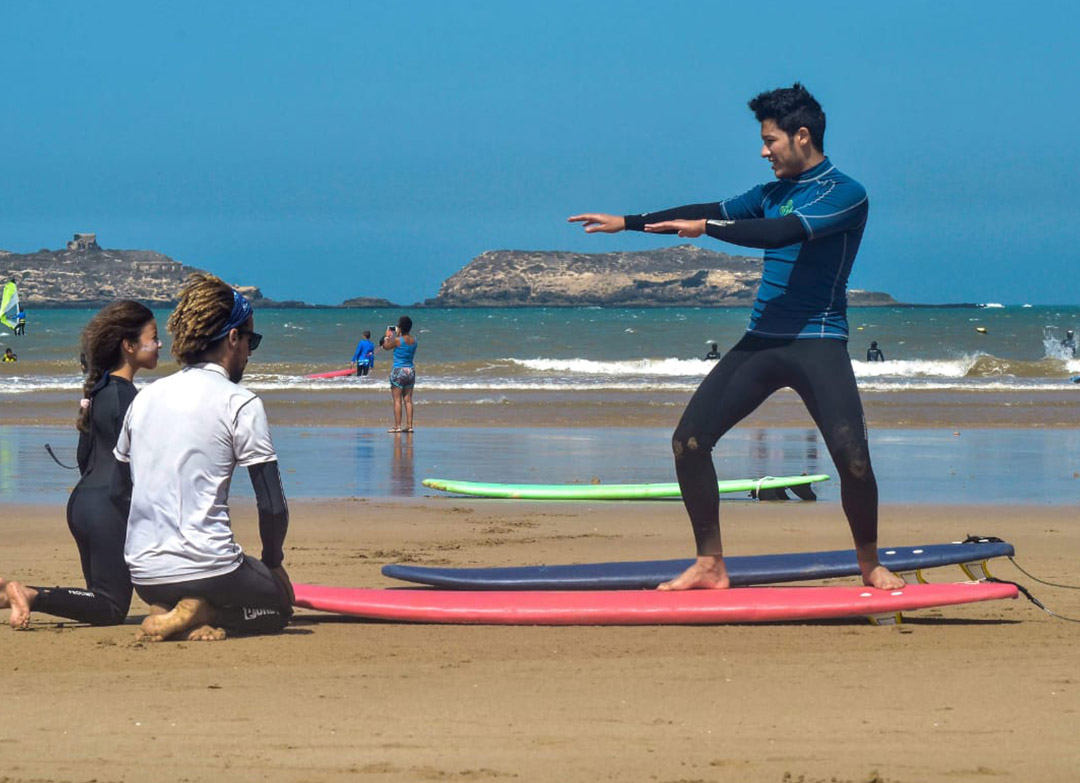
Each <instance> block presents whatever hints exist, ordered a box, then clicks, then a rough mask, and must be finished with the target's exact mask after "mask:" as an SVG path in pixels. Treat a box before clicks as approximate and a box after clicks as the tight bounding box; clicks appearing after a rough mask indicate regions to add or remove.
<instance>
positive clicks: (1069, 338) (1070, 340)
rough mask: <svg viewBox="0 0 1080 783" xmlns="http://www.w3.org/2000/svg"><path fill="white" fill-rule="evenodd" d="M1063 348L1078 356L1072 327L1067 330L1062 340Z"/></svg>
mask: <svg viewBox="0 0 1080 783" xmlns="http://www.w3.org/2000/svg"><path fill="white" fill-rule="evenodd" d="M1061 350H1062V351H1065V352H1066V353H1067V354H1069V356H1071V357H1073V358H1074V359H1075V358H1076V337H1074V336H1073V330H1072V329H1069V330H1068V331H1066V332H1065V337H1064V338H1063V339H1062V341H1061Z"/></svg>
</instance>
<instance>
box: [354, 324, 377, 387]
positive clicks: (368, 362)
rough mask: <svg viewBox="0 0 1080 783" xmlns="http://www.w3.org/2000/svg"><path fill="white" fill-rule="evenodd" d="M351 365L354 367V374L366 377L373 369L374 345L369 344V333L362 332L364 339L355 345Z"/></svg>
mask: <svg viewBox="0 0 1080 783" xmlns="http://www.w3.org/2000/svg"><path fill="white" fill-rule="evenodd" d="M352 363H353V364H355V365H356V374H357V375H360V376H364V375H367V374H368V373H369V372H371V370H372V368H374V367H375V343H373V342H371V332H369V331H366V330H365V331H364V337H363V339H362V340H360V342H358V343H357V344H356V352H355V353H354V354H353V357H352Z"/></svg>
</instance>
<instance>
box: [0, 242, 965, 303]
mask: <svg viewBox="0 0 1080 783" xmlns="http://www.w3.org/2000/svg"><path fill="white" fill-rule="evenodd" d="M202 271H205V270H202V269H200V268H198V267H195V266H191V265H188V264H184V263H181V262H179V261H175V260H173V259H172V258H170V257H169V256H167V255H164V254H163V253H158V252H156V251H153V250H109V249H105V248H102V247H101V246H100V245H99V244H98V241H97V236H96V235H95V234H75V235H74V237H73V239H72V240H71V241H69V242H68V243H67V245H66V247H65V248H63V249H62V250H49V249H45V248H43V249H41V250H39V251H37V252H36V253H10V252H7V251H4V250H0V280H8V279H14V280H16V282H17V283H18V284H19V290H20V294H21V296H22V301H23V302H24V303H25V305H27V306H29V307H98V306H101V305H103V304H105V303H107V302H111V301H113V300H115V299H136V300H138V301H142V302H145V303H147V304H149V305H152V306H159V307H168V306H172V305H174V304H175V303H176V297H177V295H178V294H179V291H180V286H181V284H182V283H183V281H184V279H185V278H186V277H187V276H188V275H189V274H191V273H192V272H202ZM760 279H761V260H760V259H759V258H753V257H749V256H734V255H728V254H727V253H718V252H714V251H711V250H705V249H702V248H700V247H697V246H695V245H680V246H678V247H667V248H660V249H656V250H638V251H627V252H616V253H571V252H566V251H558V250H546V251H530V250H490V251H487V252H484V253H481V254H480V255H479V256H477V257H476V258H474V259H473V260H472V261H470V262H469V263H468V264H466V265H465V266H464V267H463V268H462V269H461V270H460V271H458V272H456V273H455V274H453V275H451V276H450V277H449V278H447V279H446V280H445V281H444V282H443V283H442V285H441V286H440V287H439V292H438V294H437V295H436V296H435V297H433V298H431V299H427V300H425V301H423V302H419V303H416V304H414V305H411V307H746V306H749V305H750V304H752V303H753V301H754V296H755V293H756V291H757V285H758V282H759V280H760ZM254 283H255V281H230V284H232V285H234V286H235V287H236V288H237V289H238V290H240V291H241V292H243V293H244V294H245V295H246V296H248V297H249V298H250V299H252V300H253V303H254V304H255V305H256V306H258V307H288V308H315V307H320V308H321V307H341V308H353V307H356V308H359V307H365V308H366V307H388V308H397V307H400V305H397V304H395V303H393V302H391V301H390V300H388V299H382V298H379V297H371V296H354V297H351V298H348V299H345V300H344V301H343V302H342V303H341V304H339V305H311V304H307V303H305V302H299V301H276V300H273V299H270V298H267V297H265V296H263V294H262V290H261V289H260V288H259V287H258V286H257V285H255V284H254ZM848 302H849V304H851V305H853V306H861V307H866V306H881V307H889V306H893V307H895V306H911V305H905V304H903V303H900V302H897V301H896V300H895V299H894V298H893V297H892V296H890V295H889V294H887V293H883V292H880V291H861V290H850V291H848ZM956 306H965V305H956Z"/></svg>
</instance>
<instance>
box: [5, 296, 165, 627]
mask: <svg viewBox="0 0 1080 783" xmlns="http://www.w3.org/2000/svg"><path fill="white" fill-rule="evenodd" d="M160 349H161V341H160V340H158V331H157V322H156V321H155V320H154V314H153V312H151V311H150V309H149V308H148V307H145V306H144V305H141V304H139V303H138V302H133V301H129V300H121V301H119V302H114V303H112V304H110V305H108V306H107V307H105V308H104V309H103V310H101V312H99V313H98V314H97V315H95V316H94V317H93V318H92V319H90V323H88V324H87V325H86V328H85V329H84V330H83V333H82V361H83V369H84V371H85V372H86V382H85V383H84V385H83V394H84V395H85V398H84V399H83V400H82V405H81V406H80V409H79V415H78V418H77V420H76V426H77V427H78V429H79V449H78V462H79V471H80V473H81V474H82V477H81V478H80V479H79V483H78V484H76V485H75V489H74V490H72V493H71V497H70V498H69V499H68V506H67V520H68V529H70V530H71V535H72V536H74V538H75V544H76V545H77V546H78V548H79V557H80V559H81V560H82V571H83V577H84V578H85V580H86V588H85V589H82V588H70V587H29V586H26V585H23V584H22V583H20V582H17V581H8V582H6V581H5V580H3V579H0V587H2V588H3V589H2V593H0V609H2V608H10V609H11V616H10V618H9V622H10V623H11V627H12V628H15V629H24V628H27V627H29V624H30V612H31V610H36V611H39V612H45V613H46V614H51V615H55V616H57V617H65V618H68V619H70V620H78V621H79V622H84V623H89V624H90V625H118V624H120V623H122V622H124V619H125V618H126V617H127V612H128V608H129V607H130V605H131V591H132V587H131V577H130V576H129V575H128V568H127V565H126V564H125V563H124V538H125V535H126V532H127V515H128V509H127V508H118V507H117V506H116V505H114V503H113V502H112V500H111V499H110V496H109V488H110V486H111V484H112V481H113V476H114V474H115V473H116V458H115V457H114V456H113V448H114V447H115V446H116V440H117V437H118V435H119V433H120V427H121V425H122V423H123V421H124V414H126V413H127V409H128V406H129V405H130V404H131V401H132V400H133V399H134V398H135V393H136V390H135V385H134V383H132V381H133V379H134V377H135V373H137V372H138V371H139V370H142V369H146V370H152V369H153V368H154V367H156V366H157V363H158V352H159V350H160Z"/></svg>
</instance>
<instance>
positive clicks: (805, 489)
mask: <svg viewBox="0 0 1080 783" xmlns="http://www.w3.org/2000/svg"><path fill="white" fill-rule="evenodd" d="M789 489H791V491H792V492H794V493H795V496H796V497H797V498H799V499H800V500H817V495H815V494H814V490H813V489H812V488H811V486H810V485H809V484H796V485H795V486H792V487H789Z"/></svg>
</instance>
